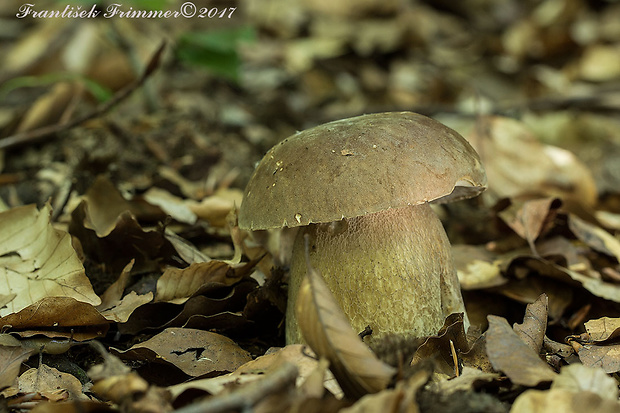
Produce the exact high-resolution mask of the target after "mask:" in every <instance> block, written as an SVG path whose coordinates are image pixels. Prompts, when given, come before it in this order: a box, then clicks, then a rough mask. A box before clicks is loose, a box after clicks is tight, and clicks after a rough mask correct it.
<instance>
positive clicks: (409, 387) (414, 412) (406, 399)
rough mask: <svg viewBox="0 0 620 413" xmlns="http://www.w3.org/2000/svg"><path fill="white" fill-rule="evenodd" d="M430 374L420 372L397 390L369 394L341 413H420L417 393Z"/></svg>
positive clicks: (399, 385) (400, 383) (403, 382)
mask: <svg viewBox="0 0 620 413" xmlns="http://www.w3.org/2000/svg"><path fill="white" fill-rule="evenodd" d="M429 376H430V374H429V373H428V372H427V371H424V370H420V371H418V372H416V373H415V374H414V375H413V376H411V377H410V378H409V379H408V380H406V381H400V382H399V383H398V384H397V386H396V388H395V389H386V390H383V391H381V392H379V393H376V394H367V395H366V396H364V397H362V398H361V399H360V400H359V401H358V402H357V403H355V404H354V405H353V406H351V407H347V408H344V409H342V410H340V412H341V413H373V412H380V411H386V412H401V413H418V412H419V407H418V403H417V400H416V393H417V392H418V390H419V389H420V388H422V386H424V384H426V382H427V381H428V378H429Z"/></svg>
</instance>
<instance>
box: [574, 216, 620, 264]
mask: <svg viewBox="0 0 620 413" xmlns="http://www.w3.org/2000/svg"><path fill="white" fill-rule="evenodd" d="M568 227H569V228H570V230H571V231H572V232H573V234H575V236H576V237H577V238H579V239H580V240H581V241H583V242H585V243H586V244H587V245H588V246H590V248H592V249H593V250H595V251H599V252H602V253H603V254H607V255H609V256H612V257H615V258H616V260H618V261H620V241H619V240H618V239H617V238H616V237H614V236H613V235H611V234H610V233H609V232H607V231H605V230H604V229H602V228H599V227H597V226H596V225H594V224H591V223H589V222H586V221H584V220H583V219H581V218H579V217H578V216H576V215H573V214H570V215H569V219H568Z"/></svg>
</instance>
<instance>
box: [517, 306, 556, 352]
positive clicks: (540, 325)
mask: <svg viewBox="0 0 620 413" xmlns="http://www.w3.org/2000/svg"><path fill="white" fill-rule="evenodd" d="M548 303H549V299H548V298H547V295H546V294H541V296H540V297H538V299H537V300H536V301H534V302H533V303H532V304H528V305H527V307H526V308H525V316H524V317H523V324H514V325H513V326H512V329H513V330H514V332H515V333H517V335H518V336H519V338H520V339H521V340H522V341H523V342H524V343H525V344H527V346H528V347H529V348H531V349H532V350H533V351H534V352H536V353H540V350H541V349H542V345H543V340H544V338H545V332H546V331H547V306H548Z"/></svg>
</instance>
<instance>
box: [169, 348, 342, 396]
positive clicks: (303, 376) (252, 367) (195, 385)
mask: <svg viewBox="0 0 620 413" xmlns="http://www.w3.org/2000/svg"><path fill="white" fill-rule="evenodd" d="M284 363H290V364H294V365H295V366H296V367H297V370H298V372H299V374H298V376H297V383H296V384H297V387H301V386H305V384H304V383H306V381H307V380H308V378H309V377H310V376H311V375H313V374H314V373H315V372H316V371H317V370H320V369H321V367H320V366H319V361H318V360H317V358H316V356H315V355H314V354H313V353H312V351H311V350H310V349H309V348H308V347H307V346H305V345H303V344H291V345H288V346H286V347H283V348H280V349H272V350H268V351H267V354H265V355H264V356H260V357H258V358H257V359H255V360H252V361H249V362H247V363H245V364H243V365H242V366H240V367H239V368H238V369H237V370H235V371H234V372H232V373H230V374H226V375H222V376H218V377H212V378H207V379H201V380H193V381H191V382H187V383H181V384H177V385H174V386H170V387H169V388H168V389H169V390H170V392H171V393H172V396H173V399H175V398H177V397H178V396H180V395H181V394H182V393H183V392H185V391H197V390H201V391H204V392H207V393H209V394H211V395H217V394H220V393H222V392H224V391H225V390H226V389H227V388H230V386H234V385H239V384H244V383H247V382H250V381H254V380H258V379H260V378H261V377H263V376H264V374H265V373H266V372H268V371H271V370H273V369H275V368H277V366H279V365H281V364H284ZM326 376H327V377H326V378H325V381H324V382H323V385H324V387H325V388H326V389H327V390H329V391H330V392H331V393H332V394H334V395H341V394H342V391H341V390H340V387H338V385H337V384H336V382H335V380H334V378H333V376H332V375H331V374H330V373H329V371H328V372H326Z"/></svg>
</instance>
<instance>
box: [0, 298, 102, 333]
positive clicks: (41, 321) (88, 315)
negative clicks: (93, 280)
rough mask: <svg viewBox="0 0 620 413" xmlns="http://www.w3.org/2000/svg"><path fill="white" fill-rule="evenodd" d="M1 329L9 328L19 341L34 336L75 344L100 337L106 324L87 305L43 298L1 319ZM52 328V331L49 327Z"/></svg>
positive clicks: (93, 309)
mask: <svg viewBox="0 0 620 413" xmlns="http://www.w3.org/2000/svg"><path fill="white" fill-rule="evenodd" d="M0 325H3V326H11V331H12V332H14V333H15V334H18V335H19V336H20V337H31V336H34V335H37V334H41V335H44V336H46V337H53V338H60V337H64V338H72V339H73V340H75V341H84V340H90V339H93V338H97V337H103V336H104V335H105V333H106V332H107V331H108V327H109V326H108V321H107V320H106V319H105V318H103V316H101V314H99V312H98V311H97V309H95V307H93V306H92V305H90V304H87V303H83V302H80V301H77V300H75V299H73V298H70V297H49V298H44V299H42V300H40V301H38V302H36V303H34V304H32V305H29V306H28V307H26V308H24V309H23V310H21V311H19V312H17V313H15V314H9V315H7V316H5V317H2V318H0ZM51 326H53V329H50V327H51Z"/></svg>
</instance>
